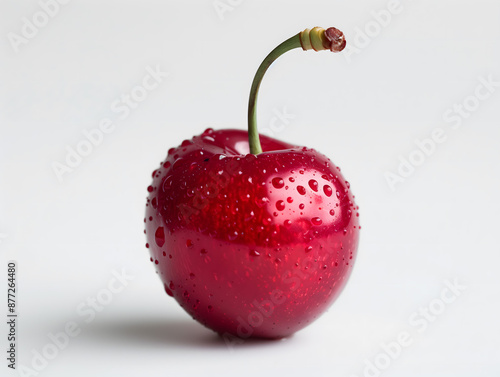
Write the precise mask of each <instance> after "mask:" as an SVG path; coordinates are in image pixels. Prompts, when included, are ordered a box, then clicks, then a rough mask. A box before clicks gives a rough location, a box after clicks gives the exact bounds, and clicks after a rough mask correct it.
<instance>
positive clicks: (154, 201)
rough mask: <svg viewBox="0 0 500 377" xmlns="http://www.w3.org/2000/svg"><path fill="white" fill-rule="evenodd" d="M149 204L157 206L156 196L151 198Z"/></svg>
mask: <svg viewBox="0 0 500 377" xmlns="http://www.w3.org/2000/svg"><path fill="white" fill-rule="evenodd" d="M151 204H152V205H153V208H154V209H156V208H157V207H158V202H157V201H156V197H154V198H153V200H152V201H151Z"/></svg>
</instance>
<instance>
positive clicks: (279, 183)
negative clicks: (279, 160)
mask: <svg viewBox="0 0 500 377" xmlns="http://www.w3.org/2000/svg"><path fill="white" fill-rule="evenodd" d="M272 183H273V186H274V188H277V189H280V188H283V186H284V185H285V182H284V181H283V178H281V177H276V178H273V180H272Z"/></svg>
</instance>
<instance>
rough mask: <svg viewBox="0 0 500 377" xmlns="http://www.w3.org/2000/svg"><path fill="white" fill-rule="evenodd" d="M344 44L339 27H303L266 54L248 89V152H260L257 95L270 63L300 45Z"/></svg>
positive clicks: (340, 46)
mask: <svg viewBox="0 0 500 377" xmlns="http://www.w3.org/2000/svg"><path fill="white" fill-rule="evenodd" d="M345 44H346V42H345V38H344V34H343V33H342V32H341V31H340V30H339V29H336V28H334V27H330V28H328V29H326V30H325V29H323V28H321V27H318V26H316V27H314V28H312V29H305V30H304V31H302V32H300V33H299V34H297V35H294V36H293V37H291V38H289V39H287V40H286V41H285V42H283V43H282V44H280V45H279V46H278V47H276V48H275V49H274V50H272V51H271V53H270V54H269V55H267V56H266V58H265V59H264V61H263V62H262V63H261V65H260V67H259V69H258V70H257V73H256V74H255V77H254V79H253V83H252V89H250V100H249V101H248V144H249V145H250V153H252V154H259V153H262V146H261V145H260V139H259V131H258V130H257V95H258V94H259V88H260V83H261V81H262V78H263V77H264V74H265V73H266V71H267V69H268V68H269V67H270V66H271V64H273V62H274V61H275V60H276V59H278V58H279V57H280V56H281V55H283V54H284V53H285V52H287V51H290V50H293V49H294V48H299V47H302V49H303V50H304V51H308V50H314V51H323V50H330V51H332V52H339V51H342V50H343V49H344V47H345Z"/></svg>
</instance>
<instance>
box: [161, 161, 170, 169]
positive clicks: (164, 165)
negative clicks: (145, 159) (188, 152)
mask: <svg viewBox="0 0 500 377" xmlns="http://www.w3.org/2000/svg"><path fill="white" fill-rule="evenodd" d="M170 165H171V163H170V162H168V161H165V162H164V163H163V167H164V168H165V169H168V168H169V167H170Z"/></svg>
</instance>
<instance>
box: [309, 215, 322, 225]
mask: <svg viewBox="0 0 500 377" xmlns="http://www.w3.org/2000/svg"><path fill="white" fill-rule="evenodd" d="M311 222H312V223H313V225H321V224H323V221H322V220H321V219H320V218H319V217H313V218H312V219H311Z"/></svg>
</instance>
